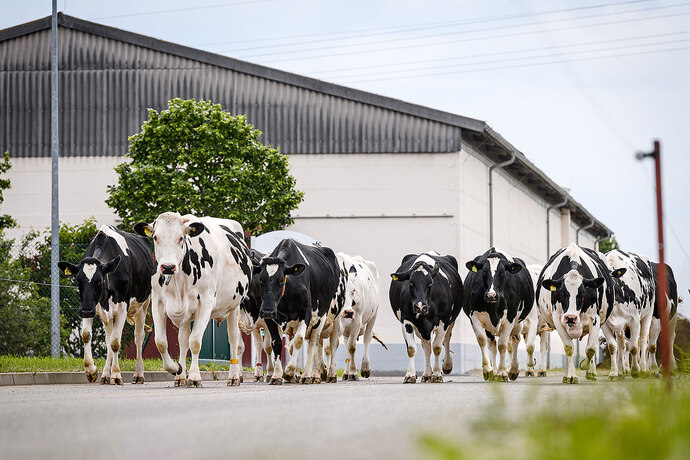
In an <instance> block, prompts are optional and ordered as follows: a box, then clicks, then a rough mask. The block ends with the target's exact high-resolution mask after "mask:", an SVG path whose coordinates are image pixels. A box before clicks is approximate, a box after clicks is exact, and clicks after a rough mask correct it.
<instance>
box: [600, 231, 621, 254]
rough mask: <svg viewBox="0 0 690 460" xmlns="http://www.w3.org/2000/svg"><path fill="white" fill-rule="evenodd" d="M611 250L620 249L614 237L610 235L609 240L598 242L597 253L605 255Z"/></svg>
mask: <svg viewBox="0 0 690 460" xmlns="http://www.w3.org/2000/svg"><path fill="white" fill-rule="evenodd" d="M613 249H620V246H619V245H618V241H616V237H615V236H613V235H611V236H610V237H609V238H607V239H605V240H601V241H599V252H604V253H606V252H608V251H611V250H613Z"/></svg>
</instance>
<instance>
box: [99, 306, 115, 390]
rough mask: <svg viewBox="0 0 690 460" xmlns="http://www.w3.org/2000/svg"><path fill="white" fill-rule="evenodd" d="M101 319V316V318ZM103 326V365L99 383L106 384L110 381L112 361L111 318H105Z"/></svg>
mask: <svg viewBox="0 0 690 460" xmlns="http://www.w3.org/2000/svg"><path fill="white" fill-rule="evenodd" d="M101 319H102V318H101ZM103 328H104V329H105V350H106V356H105V365H104V366H103V372H102V373H101V385H107V384H109V383H110V369H111V367H112V363H113V351H112V350H111V349H110V338H111V336H112V333H113V319H112V318H110V319H107V320H106V321H103Z"/></svg>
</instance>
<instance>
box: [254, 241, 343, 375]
mask: <svg viewBox="0 0 690 460" xmlns="http://www.w3.org/2000/svg"><path fill="white" fill-rule="evenodd" d="M254 274H255V276H258V277H259V281H260V283H261V310H260V315H261V317H262V318H263V319H264V320H265V322H266V326H267V328H268V330H269V332H270V334H271V339H272V341H273V346H272V347H273V357H274V363H273V375H272V377H271V380H270V383H271V384H272V385H280V384H282V382H283V379H285V381H288V382H290V381H293V380H294V378H295V373H296V371H297V355H298V352H299V350H300V349H301V348H302V345H303V344H304V340H305V339H308V340H309V343H308V348H307V355H308V357H307V363H306V366H305V373H304V376H303V377H302V379H301V382H302V383H320V382H321V376H320V375H318V373H315V372H314V368H315V367H316V366H314V361H315V358H316V351H317V348H319V347H318V346H317V342H318V341H319V340H320V338H321V333H322V331H323V328H324V325H325V322H326V321H325V320H326V316H327V314H328V313H329V310H330V308H331V304H332V302H333V299H335V296H336V290H337V287H338V282H339V270H338V260H337V259H336V257H335V253H334V252H333V250H331V249H330V248H327V247H321V246H307V245H304V244H301V243H298V242H297V241H294V240H292V239H286V240H283V241H281V242H280V243H278V246H276V248H275V249H274V250H273V252H271V255H270V256H268V257H266V258H264V259H262V260H261V263H260V264H259V265H258V266H255V267H254ZM283 330H291V331H293V332H294V333H293V338H292V340H291V342H290V345H289V349H290V361H289V362H288V364H287V366H286V367H285V372H283V369H282V365H281V362H280V358H281V354H282V349H283V347H282V335H283Z"/></svg>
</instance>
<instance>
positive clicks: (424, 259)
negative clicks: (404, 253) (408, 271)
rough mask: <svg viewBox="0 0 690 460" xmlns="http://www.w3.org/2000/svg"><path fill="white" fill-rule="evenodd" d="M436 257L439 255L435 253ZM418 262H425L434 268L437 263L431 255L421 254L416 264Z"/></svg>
mask: <svg viewBox="0 0 690 460" xmlns="http://www.w3.org/2000/svg"><path fill="white" fill-rule="evenodd" d="M434 255H437V254H435V253H434ZM417 262H424V263H425V264H428V265H430V266H432V267H433V266H434V264H435V263H436V261H435V260H434V259H433V258H431V257H430V256H429V253H424V254H420V255H419V257H417V260H415V263H417Z"/></svg>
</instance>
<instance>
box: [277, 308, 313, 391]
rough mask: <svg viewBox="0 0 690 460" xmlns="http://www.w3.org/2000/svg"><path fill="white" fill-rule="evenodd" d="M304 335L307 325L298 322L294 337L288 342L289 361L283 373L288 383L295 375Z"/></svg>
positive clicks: (303, 322)
mask: <svg viewBox="0 0 690 460" xmlns="http://www.w3.org/2000/svg"><path fill="white" fill-rule="evenodd" d="M306 333H307V323H306V322H305V321H300V322H299V326H298V327H297V332H296V333H295V337H294V338H293V339H292V341H291V342H290V361H288V364H287V366H285V371H284V372H283V374H284V376H285V380H286V381H288V382H289V381H291V380H292V379H293V378H294V377H295V373H296V372H297V355H298V354H299V350H300V349H301V348H302V345H303V344H304V336H305V335H306ZM313 333H314V331H312V334H313Z"/></svg>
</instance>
